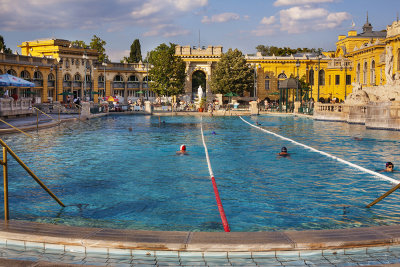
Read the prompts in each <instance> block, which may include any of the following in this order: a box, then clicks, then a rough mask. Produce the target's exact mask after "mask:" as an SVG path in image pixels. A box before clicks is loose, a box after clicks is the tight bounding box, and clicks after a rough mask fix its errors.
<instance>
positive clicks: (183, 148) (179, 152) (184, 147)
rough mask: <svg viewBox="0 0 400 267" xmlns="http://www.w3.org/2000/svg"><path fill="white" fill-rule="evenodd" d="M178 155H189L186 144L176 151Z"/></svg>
mask: <svg viewBox="0 0 400 267" xmlns="http://www.w3.org/2000/svg"><path fill="white" fill-rule="evenodd" d="M176 154H177V155H188V153H187V152H186V145H181V148H180V150H179V151H176Z"/></svg>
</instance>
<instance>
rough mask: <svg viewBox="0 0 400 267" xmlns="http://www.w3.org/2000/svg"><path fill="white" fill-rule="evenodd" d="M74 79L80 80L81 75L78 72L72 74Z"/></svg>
mask: <svg viewBox="0 0 400 267" xmlns="http://www.w3.org/2000/svg"><path fill="white" fill-rule="evenodd" d="M74 81H75V82H80V81H81V75H80V74H79V73H77V74H75V75H74Z"/></svg>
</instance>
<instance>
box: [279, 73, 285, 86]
mask: <svg viewBox="0 0 400 267" xmlns="http://www.w3.org/2000/svg"><path fill="white" fill-rule="evenodd" d="M285 79H287V76H286V74H285V73H283V72H282V73H281V74H279V75H278V89H279V84H280V83H281V81H284V80H285Z"/></svg>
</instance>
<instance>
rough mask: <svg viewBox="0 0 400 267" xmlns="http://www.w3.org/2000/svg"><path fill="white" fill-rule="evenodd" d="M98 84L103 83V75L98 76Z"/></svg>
mask: <svg viewBox="0 0 400 267" xmlns="http://www.w3.org/2000/svg"><path fill="white" fill-rule="evenodd" d="M98 82H99V83H104V75H103V74H100V75H99V78H98Z"/></svg>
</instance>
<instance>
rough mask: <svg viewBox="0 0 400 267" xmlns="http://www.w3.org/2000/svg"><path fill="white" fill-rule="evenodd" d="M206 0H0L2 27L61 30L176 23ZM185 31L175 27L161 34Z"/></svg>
mask: <svg viewBox="0 0 400 267" xmlns="http://www.w3.org/2000/svg"><path fill="white" fill-rule="evenodd" d="M207 5H208V0H117V1H100V2H99V1H98V0H85V1H82V0H57V1H53V0H30V1H26V0H0V25H1V26H0V27H1V30H3V31H26V30H30V29H32V30H33V29H34V30H35V31H52V32H55V31H61V30H72V29H84V30H103V31H107V32H115V31H124V30H126V29H127V28H132V27H141V29H147V30H148V31H149V32H151V31H154V32H157V31H158V30H157V26H158V25H163V24H177V22H176V21H177V20H178V19H179V18H181V17H185V16H190V15H192V12H195V11H196V9H199V8H203V7H206V6H207ZM179 34H187V31H186V30H184V29H181V28H176V29H174V30H171V31H170V32H168V33H162V35H163V36H176V35H179Z"/></svg>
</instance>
